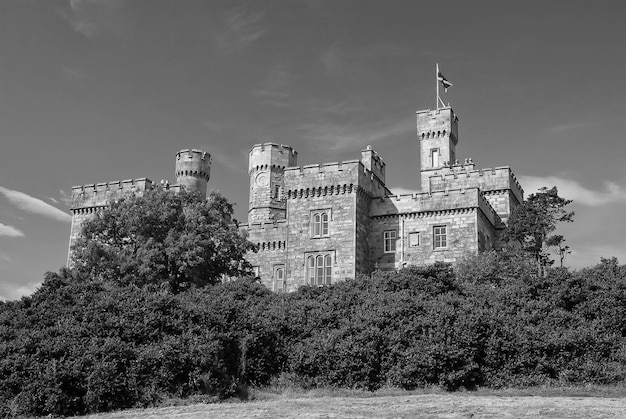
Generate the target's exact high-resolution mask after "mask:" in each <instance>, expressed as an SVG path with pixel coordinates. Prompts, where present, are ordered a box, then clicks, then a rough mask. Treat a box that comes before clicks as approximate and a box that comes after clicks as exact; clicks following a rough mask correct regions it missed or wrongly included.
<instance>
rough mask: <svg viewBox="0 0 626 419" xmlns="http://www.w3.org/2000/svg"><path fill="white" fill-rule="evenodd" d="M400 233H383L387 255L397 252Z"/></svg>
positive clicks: (389, 231)
mask: <svg viewBox="0 0 626 419" xmlns="http://www.w3.org/2000/svg"><path fill="white" fill-rule="evenodd" d="M397 238H398V233H397V232H396V230H388V231H385V232H384V233H383V244H384V250H385V253H393V252H395V251H396V240H397Z"/></svg>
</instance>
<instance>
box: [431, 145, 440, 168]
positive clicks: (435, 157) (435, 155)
mask: <svg viewBox="0 0 626 419" xmlns="http://www.w3.org/2000/svg"><path fill="white" fill-rule="evenodd" d="M430 162H431V163H432V167H438V166H439V149H438V148H433V149H431V150H430Z"/></svg>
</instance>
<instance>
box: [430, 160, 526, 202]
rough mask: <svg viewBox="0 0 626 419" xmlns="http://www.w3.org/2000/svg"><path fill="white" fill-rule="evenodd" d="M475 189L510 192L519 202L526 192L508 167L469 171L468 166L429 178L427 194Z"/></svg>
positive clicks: (451, 169)
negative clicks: (428, 192) (458, 189)
mask: <svg viewBox="0 0 626 419" xmlns="http://www.w3.org/2000/svg"><path fill="white" fill-rule="evenodd" d="M474 187H478V188H480V189H481V190H482V191H483V192H487V191H498V190H510V191H511V193H512V194H513V195H514V196H515V198H516V199H517V200H518V201H519V202H522V201H523V199H524V190H523V189H522V187H521V185H520V183H519V181H518V180H517V178H516V177H515V175H514V174H513V171H512V170H511V169H510V168H509V167H508V166H502V167H495V168H489V169H479V170H472V169H469V170H468V166H456V167H454V168H450V169H448V170H446V171H441V173H440V174H438V175H435V176H431V177H429V178H428V184H427V188H426V192H427V191H430V192H436V191H442V190H446V189H457V188H474Z"/></svg>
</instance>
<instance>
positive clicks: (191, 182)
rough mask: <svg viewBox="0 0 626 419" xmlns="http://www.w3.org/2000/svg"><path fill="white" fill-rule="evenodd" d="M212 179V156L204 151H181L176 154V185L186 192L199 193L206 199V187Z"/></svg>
mask: <svg viewBox="0 0 626 419" xmlns="http://www.w3.org/2000/svg"><path fill="white" fill-rule="evenodd" d="M210 177H211V155H210V154H209V153H207V152H206V151H202V150H196V149H193V150H189V149H185V150H180V151H179V152H178V153H176V183H177V184H178V185H180V186H184V187H185V189H186V190H188V191H193V192H199V193H200V195H201V197H202V199H205V198H206V187H207V183H208V182H209V178H210Z"/></svg>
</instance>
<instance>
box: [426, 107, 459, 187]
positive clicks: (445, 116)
mask: <svg viewBox="0 0 626 419" xmlns="http://www.w3.org/2000/svg"><path fill="white" fill-rule="evenodd" d="M416 113H417V138H419V141H420V155H421V158H420V165H421V175H422V191H429V178H430V177H432V176H436V175H439V174H441V173H442V171H445V170H447V169H448V168H449V167H450V166H452V165H454V163H455V159H456V152H455V147H456V144H457V143H458V132H459V129H458V121H459V119H458V118H457V117H456V115H455V114H454V111H452V108H439V109H437V110H432V111H431V110H426V111H418V112H416Z"/></svg>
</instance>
